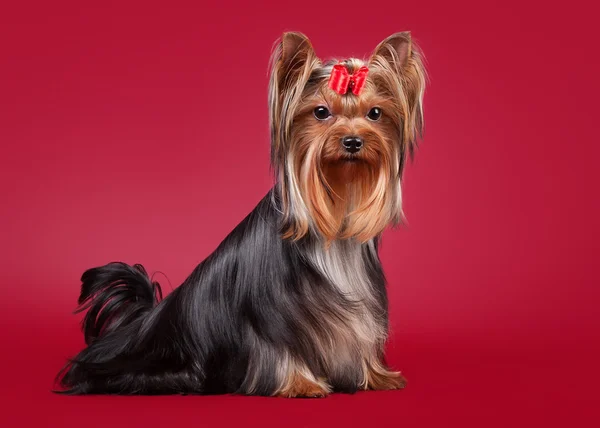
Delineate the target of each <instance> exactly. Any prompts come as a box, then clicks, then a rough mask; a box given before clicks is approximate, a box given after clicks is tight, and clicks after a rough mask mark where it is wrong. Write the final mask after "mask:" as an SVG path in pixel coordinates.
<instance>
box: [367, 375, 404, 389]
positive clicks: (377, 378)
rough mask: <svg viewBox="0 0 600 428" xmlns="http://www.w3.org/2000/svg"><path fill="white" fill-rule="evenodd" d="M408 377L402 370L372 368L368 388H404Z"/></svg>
mask: <svg viewBox="0 0 600 428" xmlns="http://www.w3.org/2000/svg"><path fill="white" fill-rule="evenodd" d="M405 387H406V378H405V377H404V376H402V374H401V373H400V372H392V371H388V370H382V371H379V370H377V371H375V370H370V371H369V374H368V384H367V388H368V389H373V390H378V391H386V390H391V389H404V388H405Z"/></svg>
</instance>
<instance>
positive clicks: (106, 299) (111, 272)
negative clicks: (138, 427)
mask: <svg viewBox="0 0 600 428" xmlns="http://www.w3.org/2000/svg"><path fill="white" fill-rule="evenodd" d="M81 281H82V284H81V294H80V296H79V300H78V302H79V307H78V309H77V310H76V312H77V313H79V312H83V311H87V313H86V314H85V317H84V318H83V321H82V324H81V328H82V330H83V334H84V337H85V342H86V343H87V345H88V346H87V347H86V348H85V349H84V350H82V351H81V352H80V353H79V354H78V355H77V356H75V357H74V358H72V359H70V360H69V363H68V364H67V365H66V366H65V367H64V368H63V369H62V370H61V371H60V372H59V374H58V376H57V378H56V381H57V383H58V384H59V385H60V387H61V389H62V390H60V391H55V392H62V393H67V394H86V393H97V392H100V393H103V392H124V393H127V392H129V393H134V392H136V391H137V390H142V389H144V388H147V386H146V385H145V384H144V385H143V386H140V385H141V383H142V381H141V380H140V379H139V378H140V376H137V375H136V372H137V370H142V369H143V368H144V367H145V366H147V365H149V364H152V363H153V361H152V358H150V357H151V356H150V355H149V354H150V352H149V351H148V350H147V349H143V345H144V343H143V341H144V340H145V339H146V338H147V334H146V333H143V332H142V329H141V326H142V324H143V323H144V322H145V320H146V319H147V318H148V317H150V316H151V312H153V309H154V308H156V306H157V305H158V303H159V302H160V301H161V300H162V291H161V288H160V285H159V284H158V283H157V282H153V281H152V280H151V279H150V278H149V277H148V274H147V273H146V270H145V269H144V267H143V266H142V265H139V264H136V265H133V266H130V265H127V264H125V263H118V262H115V263H109V264H107V265H105V266H101V267H96V268H92V269H89V270H87V271H85V272H84V274H83V275H82V277H81ZM140 346H141V349H140V350H138V349H137V348H138V347H140ZM136 350H137V351H138V352H137V353H136ZM145 383H148V382H147V381H146V382H145Z"/></svg>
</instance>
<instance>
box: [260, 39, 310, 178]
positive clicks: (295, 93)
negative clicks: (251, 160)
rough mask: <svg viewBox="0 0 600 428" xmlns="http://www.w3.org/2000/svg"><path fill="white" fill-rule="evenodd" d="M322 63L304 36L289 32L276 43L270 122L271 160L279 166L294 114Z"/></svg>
mask: <svg viewBox="0 0 600 428" xmlns="http://www.w3.org/2000/svg"><path fill="white" fill-rule="evenodd" d="M319 63H320V61H319V59H318V58H317V56H316V55H315V51H314V49H313V47H312V44H311V43H310V40H308V37H306V36H305V35H304V34H302V33H296V32H289V33H284V34H283V36H282V37H281V38H280V39H279V40H277V42H276V44H275V48H274V50H273V54H272V56H271V78H270V83H269V110H270V112H269V113H270V114H269V117H270V122H271V160H272V161H273V163H274V166H277V165H276V164H277V162H280V161H281V159H279V156H280V155H282V154H283V151H284V150H283V149H282V148H283V147H284V146H286V145H287V140H288V138H289V131H290V127H291V122H292V118H293V114H294V111H295V109H296V107H297V106H298V104H299V103H300V100H301V97H302V91H303V89H304V86H305V85H306V82H307V81H308V79H309V77H310V75H311V73H312V71H313V70H314V69H315V67H317V66H318V64H319Z"/></svg>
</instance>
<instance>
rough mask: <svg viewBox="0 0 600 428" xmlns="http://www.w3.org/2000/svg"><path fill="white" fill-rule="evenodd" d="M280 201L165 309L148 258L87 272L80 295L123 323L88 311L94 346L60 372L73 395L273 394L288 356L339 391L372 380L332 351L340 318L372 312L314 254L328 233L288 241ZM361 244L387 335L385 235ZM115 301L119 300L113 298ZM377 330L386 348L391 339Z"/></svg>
mask: <svg viewBox="0 0 600 428" xmlns="http://www.w3.org/2000/svg"><path fill="white" fill-rule="evenodd" d="M279 203H280V201H279V198H278V197H277V195H276V194H275V193H274V192H273V191H271V192H269V194H268V195H267V196H266V197H265V198H263V200H262V201H261V202H260V203H259V204H258V206H257V207H256V208H255V209H254V211H252V212H251V213H250V214H249V215H248V216H247V217H246V218H245V219H244V220H243V221H242V222H241V223H240V224H239V225H238V226H237V227H236V228H235V229H234V230H233V231H232V232H231V233H230V234H229V235H228V236H227V237H226V238H225V240H224V241H223V242H222V243H221V244H220V245H219V247H218V248H217V250H216V251H215V252H214V253H212V254H211V255H210V256H209V257H208V258H207V259H206V260H204V261H203V262H202V263H201V264H200V265H198V267H196V269H195V270H194V271H193V273H192V274H191V275H190V276H189V277H188V278H187V279H186V280H185V282H184V283H183V284H182V285H181V286H179V287H177V288H176V289H175V290H174V291H173V292H172V293H171V294H169V295H168V296H167V297H166V298H165V299H164V300H162V301H161V302H160V303H158V304H157V305H156V306H153V305H154V304H155V303H156V300H155V298H154V292H155V289H156V285H152V283H151V282H150V281H149V279H148V277H147V275H146V274H145V272H144V271H143V270H142V269H141V267H140V266H139V265H136V266H137V267H130V266H127V265H125V264H122V263H118V264H115V263H112V264H108V265H106V266H102V267H98V268H94V269H91V270H89V271H87V272H86V274H84V288H83V292H82V297H81V298H80V301H81V302H83V303H84V304H86V302H87V304H88V305H90V304H91V306H90V307H91V308H92V309H94V308H96V309H97V310H96V311H94V312H98V310H100V312H102V311H107V310H108V311H110V312H112V313H115V314H117V313H120V312H122V311H125V312H124V313H123V317H120V318H119V323H118V326H116V327H111V328H110V329H105V330H104V331H103V330H102V329H103V327H104V323H103V320H107V319H108V318H106V317H104V318H102V320H101V319H100V318H95V317H94V316H93V315H90V313H91V312H88V317H86V320H85V322H84V326H85V328H84V329H85V331H86V338H88V340H89V343H88V347H87V348H86V349H84V350H83V351H82V352H81V353H80V354H79V355H77V356H76V357H74V358H73V359H72V360H71V361H70V362H69V364H68V365H67V366H66V367H65V369H64V370H63V372H62V373H61V375H60V384H61V386H62V387H63V388H64V391H63V392H64V393H68V394H105V393H112V394H172V393H196V394H216V393H251V394H257V395H272V394H274V393H275V392H276V391H277V390H278V389H280V388H281V386H282V378H281V377H279V375H278V369H279V368H281V366H282V365H284V364H288V363H289V360H293V361H302V362H303V363H304V364H306V366H307V368H308V370H310V372H311V373H313V374H314V375H315V376H316V377H326V378H328V380H329V383H330V385H331V386H332V387H333V389H334V390H338V391H347V392H353V391H356V390H357V389H359V388H361V385H362V384H363V378H364V373H363V370H362V367H361V361H360V360H356V361H352V359H350V360H349V361H347V362H346V363H343V362H339V363H340V364H336V362H335V361H332V358H329V359H328V358H326V357H327V352H325V353H324V349H323V347H324V346H325V347H326V346H327V344H326V343H325V342H327V340H329V339H331V340H335V339H334V338H335V337H336V336H337V332H336V331H333V330H334V329H335V328H337V327H332V326H339V328H344V326H347V325H349V324H350V323H351V322H352V319H354V318H355V316H356V315H361V316H362V313H360V311H361V309H360V307H361V305H359V304H358V303H357V300H356V299H353V298H352V294H351V292H350V291H349V290H340V289H339V288H338V285H337V284H336V283H335V279H332V277H331V276H329V275H327V274H326V273H324V272H323V270H322V268H323V266H322V265H321V266H320V265H319V264H320V263H319V261H318V259H317V258H315V257H314V256H312V255H311V254H314V252H315V251H322V250H319V248H320V247H321V246H322V242H321V240H320V238H319V237H306V239H303V240H300V241H292V240H282V239H281V237H280V232H279V222H280V216H281V214H280V207H278V206H277V205H276V204H279ZM354 245H357V247H356V249H357V251H358V252H359V254H360V258H361V259H362V261H364V265H363V266H364V269H365V271H364V273H363V272H360V273H357V275H366V279H367V281H365V285H367V286H368V287H369V289H368V290H364V291H365V292H367V293H368V294H369V295H370V296H371V299H370V301H368V302H367V304H368V305H369V311H370V312H372V313H375V314H377V316H376V318H377V319H376V320H374V321H373V322H375V323H377V324H378V325H379V327H380V329H381V331H382V332H384V331H385V330H386V327H387V326H386V322H387V321H386V319H387V299H386V293H385V284H384V276H383V272H382V270H381V266H380V262H379V259H378V257H377V251H376V247H377V240H373V241H371V242H370V243H367V244H354ZM338 268H339V269H340V270H341V269H347V267H345V266H339V267H338ZM119 284H121V285H119ZM123 284H127V286H126V287H127V288H122V287H123ZM119 292H120V293H123V294H122V295H121V296H118V295H117V294H118V293H119ZM115 297H117V298H118V300H116V301H115V300H114V298H115ZM119 297H122V298H119ZM111 301H112V302H113V304H112V306H110V308H109V307H106V306H104V305H105V304H106V302H109V303H110V302H111ZM131 305H133V306H131ZM130 311H131V312H130ZM134 313H135V314H136V315H137V316H125V314H127V315H133V314H134ZM100 332H102V334H99V333H100ZM315 337H320V338H323V342H322V343H320V342H319V341H316V340H315ZM375 339H376V340H378V341H379V342H380V343H378V345H377V346H382V345H383V340H384V337H379V338H374V340H375ZM381 350H382V349H381ZM330 355H333V354H331V353H330ZM284 360H286V361H284ZM333 364H336V367H332V365H333Z"/></svg>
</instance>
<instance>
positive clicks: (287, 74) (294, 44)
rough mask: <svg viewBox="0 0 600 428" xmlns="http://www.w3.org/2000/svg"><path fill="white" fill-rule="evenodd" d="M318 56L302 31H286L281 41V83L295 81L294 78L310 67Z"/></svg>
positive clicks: (279, 60) (278, 73)
mask: <svg viewBox="0 0 600 428" xmlns="http://www.w3.org/2000/svg"><path fill="white" fill-rule="evenodd" d="M316 58H317V56H316V55H315V51H314V49H313V47H312V44H311V43H310V40H308V37H306V36H305V35H304V34H302V33H297V32H289V33H284V34H283V36H282V37H281V41H280V55H279V58H278V60H277V64H274V65H275V67H277V68H278V70H277V75H278V77H279V79H280V82H279V83H280V84H285V83H294V80H296V79H298V77H300V76H299V75H302V74H304V73H305V72H306V71H307V70H306V68H307V66H309V70H308V71H310V70H311V69H312V67H310V66H311V65H312V64H313V62H314V61H315V59H316Z"/></svg>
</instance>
